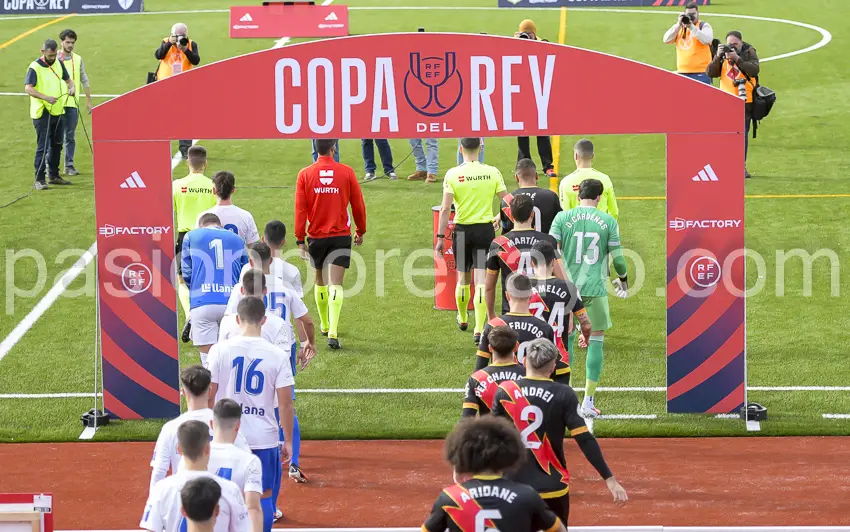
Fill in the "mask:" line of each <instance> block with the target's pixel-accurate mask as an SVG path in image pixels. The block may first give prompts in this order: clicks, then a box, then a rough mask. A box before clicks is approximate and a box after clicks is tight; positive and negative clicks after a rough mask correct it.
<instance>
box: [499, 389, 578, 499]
mask: <svg viewBox="0 0 850 532" xmlns="http://www.w3.org/2000/svg"><path fill="white" fill-rule="evenodd" d="M499 387H501V388H502V389H503V390H505V392H506V393H507V394H508V397H509V399H508V400H502V408H504V409H505V412H506V413H507V414H508V416H510V418H511V421H513V422H514V425H516V428H517V429H519V431H520V434H521V435H522V440H523V442H524V443H525V446H526V448H527V449H529V450H530V451H531V454H533V455H534V458H535V459H536V460H537V463H538V464H539V465H540V468H541V469H542V470H543V471H544V472H545V473H546V474H547V475H552V474H553V473H552V470H553V469H554V470H555V472H557V473H558V474H559V475H560V476H561V482H562V483H563V484H569V482H570V474H569V472H568V471H567V467H566V465H564V464H562V463H561V461H560V459H559V458H558V455H557V454H556V453H555V449H554V448H553V447H552V442H550V441H549V436H548V435H546V434H544V435H543V439H542V440H541V439H540V436H538V434H537V432H536V431H537V429H538V428H540V426H541V425H542V424H543V411H542V410H541V409H540V407H538V406H535V405H532V404H531V403H530V402H529V401H528V398H527V397H528V396H532V397H538V398H539V399H542V400H543V401H546V402H547V403H548V402H550V401H551V400H552V399H554V398H555V395H554V394H553V393H552V392H550V391H548V390H544V389H543V388H536V387H533V386H529V387H527V388H520V387H519V384H517V383H516V382H514V381H506V382H503V383H502V384H500V385H499Z"/></svg>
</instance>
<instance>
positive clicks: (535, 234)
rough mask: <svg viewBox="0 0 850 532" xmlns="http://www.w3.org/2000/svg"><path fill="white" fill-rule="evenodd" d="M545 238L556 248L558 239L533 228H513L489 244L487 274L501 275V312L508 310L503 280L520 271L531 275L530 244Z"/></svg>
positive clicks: (532, 273)
mask: <svg viewBox="0 0 850 532" xmlns="http://www.w3.org/2000/svg"><path fill="white" fill-rule="evenodd" d="M541 240H545V241H546V242H549V243H550V244H552V247H554V248H555V249H556V250H557V249H558V241H557V240H555V237H553V236H552V235H550V234H548V233H542V232H540V231H535V230H533V229H514V230H513V231H511V232H509V233H505V234H503V235H499V236H497V237H496V238H495V239H493V243H492V244H490V251H489V253H488V254H487V273H488V275H496V274H499V275H501V281H502V283H501V284H502V313H506V312H508V311H509V310H510V305H509V304H508V298H506V297H505V280H506V279H507V278H508V276H509V275H510V274H512V273H521V274H523V275H527V276H529V277H531V276H532V275H534V272H533V271H532V269H531V246H533V245H534V244H536V243H537V242H539V241H541Z"/></svg>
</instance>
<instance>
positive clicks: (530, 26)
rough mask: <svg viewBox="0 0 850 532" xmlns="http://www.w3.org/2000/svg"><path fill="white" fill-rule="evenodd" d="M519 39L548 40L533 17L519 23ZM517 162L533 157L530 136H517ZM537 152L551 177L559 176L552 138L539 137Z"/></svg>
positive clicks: (544, 170)
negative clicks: (540, 31)
mask: <svg viewBox="0 0 850 532" xmlns="http://www.w3.org/2000/svg"><path fill="white" fill-rule="evenodd" d="M514 37H516V38H517V39H528V40H531V41H543V42H548V41H547V40H546V39H541V38H540V37H538V36H537V25H536V24H535V23H534V21H533V20H531V19H525V20H523V21H522V22H520V23H519V29H518V31H516V32H515V33H514ZM516 142H517V148H518V149H517V156H516V160H517V162H519V161H521V160H523V159H531V142H530V139H529V138H528V137H517V139H516ZM537 154H538V155H539V156H540V165H541V166H542V167H543V172H544V173H545V174H546V175H547V176H549V177H558V176H557V175H556V174H555V165H554V164H553V158H552V139H550V138H549V137H537Z"/></svg>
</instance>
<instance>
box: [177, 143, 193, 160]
mask: <svg viewBox="0 0 850 532" xmlns="http://www.w3.org/2000/svg"><path fill="white" fill-rule="evenodd" d="M178 147H179V149H180V153H181V154H182V155H183V158H184V159H188V158H189V148H191V147H192V141H191V140H181V141H179V144H178Z"/></svg>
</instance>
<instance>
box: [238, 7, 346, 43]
mask: <svg viewBox="0 0 850 532" xmlns="http://www.w3.org/2000/svg"><path fill="white" fill-rule="evenodd" d="M284 35H286V36H287V37H344V36H346V35H348V6H346V5H332V6H316V5H292V6H284V5H274V4H272V5H268V6H233V7H231V8H230V36H231V37H233V38H243V37H249V38H258V37H268V38H270V39H275V38H276V39H279V38H281V37H283V36H284Z"/></svg>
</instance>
